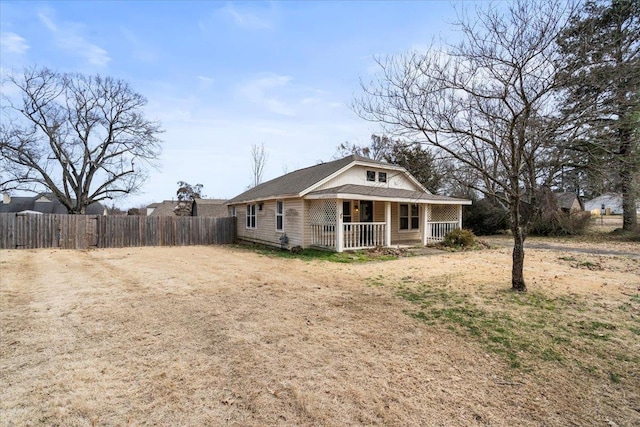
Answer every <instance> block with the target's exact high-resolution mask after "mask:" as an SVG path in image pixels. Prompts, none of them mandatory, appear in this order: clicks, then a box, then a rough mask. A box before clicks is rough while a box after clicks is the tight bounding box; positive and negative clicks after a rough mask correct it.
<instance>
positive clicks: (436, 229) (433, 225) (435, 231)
mask: <svg viewBox="0 0 640 427" xmlns="http://www.w3.org/2000/svg"><path fill="white" fill-rule="evenodd" d="M458 225H459V224H458V221H429V222H427V227H428V228H427V243H433V242H441V241H443V240H444V236H445V235H446V234H447V233H448V232H450V231H453V230H455V229H456V228H458Z"/></svg>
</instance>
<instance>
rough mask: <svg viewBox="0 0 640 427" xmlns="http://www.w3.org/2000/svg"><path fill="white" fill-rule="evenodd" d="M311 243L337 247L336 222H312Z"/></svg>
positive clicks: (324, 246)
mask: <svg viewBox="0 0 640 427" xmlns="http://www.w3.org/2000/svg"><path fill="white" fill-rule="evenodd" d="M311 244H312V245H313V246H320V247H323V248H333V249H335V247H336V226H335V224H312V225H311Z"/></svg>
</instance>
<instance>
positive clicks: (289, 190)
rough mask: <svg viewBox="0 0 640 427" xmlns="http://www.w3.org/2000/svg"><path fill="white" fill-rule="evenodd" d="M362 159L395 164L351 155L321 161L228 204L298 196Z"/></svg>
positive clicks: (268, 183)
mask: <svg viewBox="0 0 640 427" xmlns="http://www.w3.org/2000/svg"><path fill="white" fill-rule="evenodd" d="M355 161H361V162H367V163H371V164H379V165H381V166H385V167H389V166H393V165H390V164H388V163H384V162H379V161H376V160H371V159H368V158H366V157H362V156H357V155H355V154H354V155H351V156H347V157H344V158H342V159H339V160H334V161H332V162H327V163H320V164H318V165H315V166H310V167H307V168H304V169H298V170H296V171H293V172H290V173H288V174H286V175H282V176H280V177H278V178H275V179H272V180H271V181H267V182H264V183H262V184H260V185H257V186H256V187H253V188H251V189H249V190H247V191H245V192H244V193H242V194H239V195H237V196H236V197H234V198H232V199H230V200H229V201H227V204H234V203H242V202H248V201H253V200H264V199H272V198H276V197H286V196H298V195H299V194H300V193H301V192H303V191H304V190H306V189H307V188H309V187H311V186H312V185H314V184H316V183H317V182H319V181H322V180H323V179H325V178H327V177H329V176H330V175H332V174H334V173H336V172H338V171H339V170H340V169H342V168H344V167H345V166H347V165H349V164H350V163H352V162H355Z"/></svg>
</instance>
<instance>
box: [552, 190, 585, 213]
mask: <svg viewBox="0 0 640 427" xmlns="http://www.w3.org/2000/svg"><path fill="white" fill-rule="evenodd" d="M553 194H554V196H555V197H556V203H557V204H558V207H559V208H560V209H571V208H573V204H574V203H575V201H576V200H577V201H578V204H580V199H579V198H578V195H577V194H576V193H553Z"/></svg>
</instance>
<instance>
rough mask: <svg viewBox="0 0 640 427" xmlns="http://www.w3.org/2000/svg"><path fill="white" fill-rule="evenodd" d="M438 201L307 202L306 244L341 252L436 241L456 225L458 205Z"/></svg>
mask: <svg viewBox="0 0 640 427" xmlns="http://www.w3.org/2000/svg"><path fill="white" fill-rule="evenodd" d="M433 198H434V199H438V196H434V197H433ZM440 199H441V200H432V201H427V200H415V199H406V200H402V199H400V200H398V199H395V200H384V199H382V200H380V199H379V198H378V199H371V198H362V199H360V198H330V199H327V198H317V199H311V200H307V201H306V204H307V208H308V209H307V213H308V218H309V221H308V224H309V227H310V230H309V233H310V242H309V243H310V246H312V247H316V248H321V249H326V250H332V251H337V252H342V251H345V250H357V249H366V248H374V247H378V246H387V247H396V246H399V245H405V244H410V245H420V244H422V245H427V244H429V243H433V242H439V241H442V240H443V239H444V236H445V235H446V234H447V233H448V232H450V231H452V230H455V229H456V228H461V227H462V204H463V203H461V202H463V201H462V200H460V199H451V198H444V197H440ZM438 202H439V203H438Z"/></svg>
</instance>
